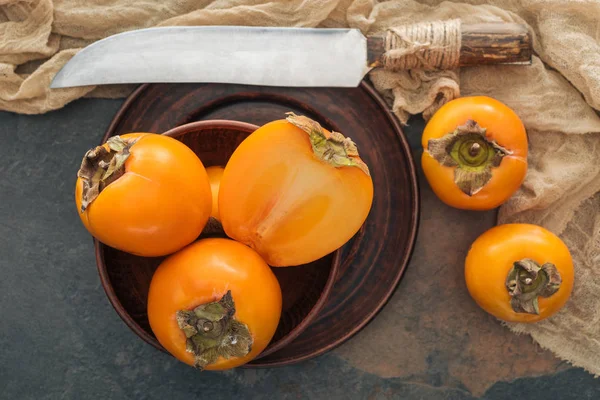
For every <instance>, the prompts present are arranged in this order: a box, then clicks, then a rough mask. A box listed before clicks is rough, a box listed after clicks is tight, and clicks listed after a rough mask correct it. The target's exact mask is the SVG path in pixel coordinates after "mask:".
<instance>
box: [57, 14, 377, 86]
mask: <svg viewBox="0 0 600 400" xmlns="http://www.w3.org/2000/svg"><path fill="white" fill-rule="evenodd" d="M368 71H369V67H368V66H367V39H366V38H365V37H364V36H363V35H362V33H361V32H360V31H359V30H356V29H318V28H265V27H240V26H185V27H160V28H148V29H140V30H136V31H130V32H125V33H120V34H117V35H113V36H110V37H108V38H106V39H103V40H100V41H98V42H95V43H93V44H91V45H90V46H88V47H86V48H85V49H83V50H81V51H80V52H79V53H77V54H76V55H75V56H74V57H73V58H72V59H71V60H70V61H69V62H68V63H67V64H66V65H65V66H64V67H63V68H62V69H61V70H60V71H59V72H58V74H57V75H56V76H55V77H54V79H53V81H52V84H51V86H50V87H52V88H63V87H73V86H86V85H101V84H120V83H146V82H210V83H237V84H249V85H265V86H289V87H300V86H307V87H319V86H330V87H356V86H358V85H359V83H360V81H361V80H362V78H363V77H364V75H365V74H366V73H367V72H368Z"/></svg>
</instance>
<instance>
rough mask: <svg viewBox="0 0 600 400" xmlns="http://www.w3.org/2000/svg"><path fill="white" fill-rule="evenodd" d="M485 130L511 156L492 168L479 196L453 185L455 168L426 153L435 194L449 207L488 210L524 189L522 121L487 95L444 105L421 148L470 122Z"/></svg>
mask: <svg viewBox="0 0 600 400" xmlns="http://www.w3.org/2000/svg"><path fill="white" fill-rule="evenodd" d="M469 119H471V120H474V121H476V122H477V123H478V124H479V125H480V126H481V127H483V128H486V138H487V139H488V140H489V141H495V142H496V143H498V144H499V145H500V146H502V147H503V148H505V149H507V150H509V151H510V152H511V153H512V154H510V155H507V156H505V157H504V158H503V159H502V162H501V163H500V166H498V167H497V168H493V169H492V174H493V175H492V179H491V180H490V181H489V182H488V183H487V184H486V185H485V186H484V187H483V188H482V189H481V190H480V191H479V192H478V193H476V194H474V195H473V196H469V195H467V194H465V193H464V192H463V191H461V190H460V189H459V187H458V186H457V185H456V183H455V182H454V168H453V167H446V166H443V165H441V164H440V163H439V162H438V161H437V160H435V159H434V158H433V157H432V156H431V154H429V153H428V152H427V151H424V152H423V155H422V157H421V165H422V167H423V172H424V173H425V177H426V178H427V181H428V182H429V185H430V186H431V189H432V190H433V191H434V193H435V194H436V195H437V196H438V197H439V198H440V200H442V201H443V202H444V203H446V204H447V205H449V206H452V207H455V208H460V209H467V210H489V209H492V208H496V207H498V206H500V205H501V204H503V203H504V202H506V201H507V200H508V199H509V198H510V197H511V196H512V195H513V193H514V192H515V191H516V190H517V189H518V188H519V187H520V186H521V184H522V183H523V181H524V179H525V175H526V173H527V133H526V131H525V127H524V126H523V122H521V120H520V118H519V117H518V116H517V114H516V113H515V112H514V111H513V110H511V109H510V108H509V107H508V106H506V105H505V104H503V103H501V102H500V101H498V100H495V99H493V98H490V97H486V96H472V97H461V98H457V99H454V100H452V101H450V102H448V103H446V104H444V105H443V106H442V107H441V108H440V109H439V110H438V111H437V112H436V113H435V114H434V115H433V117H431V119H430V120H429V122H428V123H427V125H426V127H425V130H424V131H423V137H422V146H423V149H425V150H426V149H427V148H428V142H429V140H430V139H439V138H441V137H443V136H445V135H446V134H448V133H450V132H453V131H454V130H455V129H456V127H457V126H460V125H464V124H465V123H466V122H467V120H469Z"/></svg>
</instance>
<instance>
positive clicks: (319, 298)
mask: <svg viewBox="0 0 600 400" xmlns="http://www.w3.org/2000/svg"><path fill="white" fill-rule="evenodd" d="M257 128H258V127H257V126H256V125H252V124H248V123H244V122H238V121H227V120H209V121H200V122H193V123H189V124H185V125H181V126H179V127H176V128H174V129H171V130H169V131H168V132H165V133H164V135H167V136H170V137H172V138H175V139H177V140H179V141H181V142H183V143H184V144H186V145H187V146H188V147H189V148H191V149H192V151H194V153H196V155H197V156H198V157H199V158H200V160H201V161H202V163H203V165H204V166H205V167H207V168H209V167H213V166H222V167H224V166H225V165H226V164H227V161H228V160H229V158H230V157H231V155H232V154H233V152H234V151H235V150H236V148H238V146H239V145H240V144H241V143H242V142H243V141H244V139H246V137H248V135H250V134H251V133H252V132H254V131H255V130H256V129H257ZM213 211H214V210H213ZM206 236H221V237H226V236H225V234H224V233H220V232H218V231H217V232H215V231H210V230H208V229H205V232H204V233H203V234H202V235H201V236H200V237H206ZM95 250H96V262H97V265H98V270H99V273H100V278H101V281H102V285H103V287H104V290H105V291H106V293H107V295H108V298H109V300H110V302H111V303H112V305H113V307H114V308H115V310H116V311H117V313H118V314H119V316H120V317H121V318H122V319H123V320H124V322H125V323H126V324H127V325H128V326H129V327H130V328H131V329H132V330H133V331H134V332H135V333H136V334H137V335H138V336H139V337H141V338H142V339H143V340H144V341H146V342H147V343H149V344H151V345H153V346H154V347H156V348H158V349H160V350H162V351H165V349H164V348H163V347H162V346H161V345H160V343H159V342H158V340H157V339H156V337H155V335H154V333H153V332H152V329H151V328H150V324H149V321H148V315H147V305H148V290H149V287H150V282H151V280H152V276H153V274H154V271H155V270H156V268H157V267H158V266H159V265H160V263H161V262H162V261H163V260H164V259H165V257H139V256H136V255H133V254H129V253H126V252H122V251H119V250H116V249H114V248H112V247H109V246H106V245H104V244H102V243H100V242H99V241H97V240H96V241H95ZM339 265H340V251H339V250H336V251H333V252H332V253H329V254H327V255H325V256H324V257H321V258H319V259H317V260H315V261H313V262H310V263H307V264H303V265H299V266H291V267H284V268H282V267H273V268H272V270H273V272H274V274H275V276H276V277H277V280H278V281H279V285H280V287H281V292H282V296H283V305H282V313H281V318H280V321H279V325H278V327H277V331H276V333H275V335H274V337H273V339H272V340H271V342H270V344H269V345H268V346H267V348H266V349H265V350H264V351H263V352H262V353H261V354H260V355H259V356H258V357H257V358H255V359H254V361H252V362H250V363H249V364H246V366H249V367H252V366H260V365H261V361H260V358H261V357H262V356H265V355H267V354H271V353H273V352H275V351H277V350H280V349H282V348H283V347H284V346H286V345H287V344H288V343H290V342H291V341H293V340H294V339H295V338H296V337H297V336H298V335H300V333H302V332H303V331H304V330H305V329H306V328H307V327H308V326H309V325H310V323H311V322H312V321H314V319H315V318H316V317H317V314H318V313H319V311H320V310H321V308H322V307H323V305H324V304H325V301H326V299H327V297H328V295H329V293H330V291H331V288H332V286H333V283H334V281H335V280H336V276H337V271H338V267H339Z"/></svg>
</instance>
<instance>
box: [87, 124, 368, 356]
mask: <svg viewBox="0 0 600 400" xmlns="http://www.w3.org/2000/svg"><path fill="white" fill-rule="evenodd" d="M200 129H235V130H240V131H243V132H248V133H252V132H254V131H255V130H256V129H258V126H257V125H254V124H250V123H247V122H242V121H235V120H224V119H213V120H202V121H195V122H190V123H187V124H182V125H179V126H176V127H174V128H172V129H169V130H168V131H166V132H163V133H161V135H165V136H169V137H172V138H177V137H179V136H182V135H185V134H186V133H189V132H191V131H194V130H200ZM105 136H106V135H105ZM106 139H107V137H106ZM104 142H105V139H104V138H103V140H102V143H104ZM363 229H364V224H363V226H361V228H360V230H359V232H360V231H362V230H363ZM359 232H357V234H358V233H359ZM93 241H94V253H95V256H96V268H97V270H98V274H99V275H100V282H101V284H102V288H103V289H104V292H105V293H106V296H107V297H108V300H109V302H110V303H111V305H112V307H113V308H114V310H115V311H116V312H117V314H118V315H119V317H120V318H121V319H122V320H123V322H125V324H126V325H127V326H128V327H129V328H130V329H131V330H132V331H133V332H134V333H135V334H136V335H138V336H139V337H140V338H141V339H142V340H144V341H145V342H146V343H148V344H150V345H152V346H153V347H155V348H156V349H158V350H160V351H162V352H165V353H167V354H170V353H169V352H168V351H167V350H166V349H165V348H164V347H163V346H162V345H161V344H160V342H159V341H158V339H156V337H155V336H153V335H150V334H149V333H148V332H147V331H146V330H145V329H143V328H142V327H141V326H140V325H139V324H138V323H137V322H136V321H135V319H134V318H133V317H132V316H131V314H130V313H129V312H127V310H126V309H125V307H124V306H123V304H122V303H121V301H120V300H119V297H118V295H117V293H116V291H115V289H114V286H113V285H112V282H111V279H110V277H109V275H108V270H107V268H106V262H105V260H104V252H103V251H102V247H103V246H107V245H105V244H103V243H101V242H100V241H99V240H97V239H96V238H94V239H93ZM192 243H193V242H192ZM342 247H343V246H342ZM342 247H340V248H338V249H336V250H335V251H333V252H332V253H329V254H333V259H332V261H331V268H330V270H329V275H328V276H327V281H326V282H325V286H324V287H323V290H322V291H321V294H320V296H319V298H318V299H317V302H316V303H315V304H314V305H313V307H312V308H311V309H310V311H309V312H308V314H306V316H305V317H304V318H303V319H302V320H301V321H300V323H299V324H298V325H296V326H295V327H294V328H293V329H292V330H291V331H289V332H288V333H287V334H286V335H284V336H283V337H282V338H281V339H279V340H278V341H276V342H274V343H273V345H271V343H269V345H267V347H266V348H265V349H264V350H263V351H262V352H261V353H260V354H259V355H257V356H256V357H255V358H253V360H252V361H254V360H258V359H260V358H262V357H265V356H267V355H269V354H272V353H275V352H277V351H279V350H281V349H282V348H284V347H285V346H287V345H288V344H289V343H291V342H292V341H294V340H295V339H296V338H297V337H298V336H299V335H300V334H301V333H302V332H304V331H305V330H306V328H308V326H309V325H310V324H311V323H312V322H313V321H314V320H315V318H316V317H317V316H318V315H319V313H320V312H321V310H322V308H323V306H324V305H325V303H326V301H327V298H328V297H329V295H330V293H331V290H332V289H333V285H334V284H335V282H336V280H337V277H338V273H339V269H340V265H341V251H342ZM353 247H354V244H353ZM329 254H328V255H329ZM167 256H168V255H167ZM272 268H302V266H301V265H300V266H291V267H272ZM252 361H251V362H252ZM244 366H247V367H252V365H251V364H246V365H244Z"/></svg>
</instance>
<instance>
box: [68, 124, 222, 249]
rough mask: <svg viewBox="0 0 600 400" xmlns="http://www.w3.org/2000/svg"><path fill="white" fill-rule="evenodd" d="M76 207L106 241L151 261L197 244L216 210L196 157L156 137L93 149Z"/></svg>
mask: <svg viewBox="0 0 600 400" xmlns="http://www.w3.org/2000/svg"><path fill="white" fill-rule="evenodd" d="M75 203H76V205H77V210H78V213H79V217H80V218H81V221H82V222H83V225H84V226H85V227H86V229H87V230H88V231H89V232H90V233H91V234H92V236H94V237H95V238H96V239H98V240H99V241H100V242H102V243H104V244H106V245H108V246H111V247H114V248H116V249H119V250H122V251H125V252H128V253H132V254H136V255H140V256H148V257H150V256H162V255H166V254H170V253H173V252H175V251H177V250H179V249H181V248H182V247H184V246H186V245H187V244H189V243H191V242H192V241H194V240H195V239H196V238H197V237H198V236H199V235H200V233H201V232H202V229H203V228H204V226H205V224H206V222H207V220H208V218H209V216H210V213H211V207H212V199H211V191H210V184H209V181H208V177H207V175H206V170H205V169H204V166H203V165H202V162H201V161H200V159H199V158H198V157H197V156H196V154H194V152H193V151H192V150H191V149H190V148H189V147H187V146H186V145H184V144H183V143H181V142H179V141H178V140H175V139H173V138H170V137H167V136H162V135H158V134H151V133H132V134H125V135H122V136H115V137H111V138H110V139H108V141H107V143H105V144H103V145H101V146H98V147H96V148H94V149H91V150H89V151H88V152H87V153H86V154H85V156H84V158H83V161H82V163H81V168H80V169H79V171H78V173H77V182H76V187H75Z"/></svg>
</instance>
